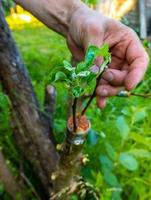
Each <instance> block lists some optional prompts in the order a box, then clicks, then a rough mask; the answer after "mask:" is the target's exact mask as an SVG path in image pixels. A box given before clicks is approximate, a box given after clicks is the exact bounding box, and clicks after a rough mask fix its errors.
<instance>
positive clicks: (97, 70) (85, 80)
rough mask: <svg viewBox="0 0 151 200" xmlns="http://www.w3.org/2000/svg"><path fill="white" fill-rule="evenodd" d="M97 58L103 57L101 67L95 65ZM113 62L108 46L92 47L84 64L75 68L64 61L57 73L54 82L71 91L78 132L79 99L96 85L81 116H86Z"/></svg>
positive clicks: (74, 118) (88, 50)
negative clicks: (108, 67) (109, 64)
mask: <svg viewBox="0 0 151 200" xmlns="http://www.w3.org/2000/svg"><path fill="white" fill-rule="evenodd" d="M97 57H102V60H103V61H102V64H101V65H100V66H96V65H94V61H95V59H96V58H97ZM110 62H111V54H110V53H109V46H108V45H107V44H104V45H102V46H101V47H96V46H94V45H90V46H89V47H88V49H87V51H86V55H85V58H84V60H83V61H82V62H80V63H78V64H77V66H76V67H73V66H72V65H71V64H70V63H69V62H67V61H64V62H63V64H64V66H63V69H62V70H61V71H57V72H56V73H55V74H54V76H53V79H52V82H60V81H61V82H62V83H63V84H64V86H65V87H66V88H68V89H69V91H70V93H71V95H72V97H73V98H74V101H73V102H74V103H73V106H72V113H73V125H74V131H76V127H77V125H76V113H77V110H76V109H77V106H76V105H77V101H78V98H80V97H82V96H84V95H85V94H86V93H87V91H90V90H91V91H92V86H93V85H94V84H95V87H94V89H93V94H92V96H91V97H90V99H89V101H88V102H87V104H86V106H85V108H84V109H83V110H82V112H81V115H84V114H85V112H86V110H87V108H88V107H89V105H90V103H91V102H92V100H93V98H94V97H95V93H96V88H97V86H98V84H99V80H100V78H101V76H102V74H103V72H104V70H105V69H106V68H107V65H108V63H110Z"/></svg>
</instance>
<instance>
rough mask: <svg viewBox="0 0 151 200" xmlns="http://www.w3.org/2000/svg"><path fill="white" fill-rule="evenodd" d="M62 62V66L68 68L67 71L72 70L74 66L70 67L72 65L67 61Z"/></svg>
mask: <svg viewBox="0 0 151 200" xmlns="http://www.w3.org/2000/svg"><path fill="white" fill-rule="evenodd" d="M63 64H64V68H65V69H66V70H68V71H73V70H74V68H73V67H72V65H71V64H70V63H69V62H68V61H66V60H64V61H63Z"/></svg>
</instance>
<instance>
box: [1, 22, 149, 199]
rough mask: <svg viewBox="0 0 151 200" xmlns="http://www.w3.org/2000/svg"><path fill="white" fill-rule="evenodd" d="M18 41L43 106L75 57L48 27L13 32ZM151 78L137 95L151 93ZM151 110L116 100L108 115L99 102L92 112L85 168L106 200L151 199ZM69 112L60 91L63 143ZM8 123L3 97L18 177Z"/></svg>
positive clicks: (5, 139)
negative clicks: (56, 76)
mask: <svg viewBox="0 0 151 200" xmlns="http://www.w3.org/2000/svg"><path fill="white" fill-rule="evenodd" d="M13 35H14V38H15V40H16V42H17V44H18V47H19V50H20V52H21V56H22V58H23V60H24V62H25V64H26V66H27V69H28V71H29V74H30V76H31V79H32V83H33V85H34V89H35V91H36V94H37V96H38V99H39V101H40V103H41V105H42V104H43V99H44V88H45V85H46V84H48V83H49V80H50V74H51V73H52V70H53V69H54V68H55V67H56V66H61V65H62V61H63V60H64V59H66V60H69V59H70V56H71V55H70V52H69V51H68V49H67V46H66V43H65V40H64V39H63V38H62V37H61V36H59V35H58V34H56V33H54V32H52V31H50V30H49V29H47V28H46V27H43V26H42V27H32V26H30V25H28V26H25V28H24V29H22V30H13ZM150 75H151V72H150V69H149V70H148V73H147V75H146V78H145V80H144V81H143V82H142V83H141V84H140V85H139V87H138V88H137V89H136V92H140V93H141V92H143V93H144V92H148V91H150V83H151V78H150ZM150 104H151V100H148V99H141V98H136V97H130V98H127V99H125V98H119V97H113V98H111V99H110V100H109V102H108V105H107V107H106V108H105V109H104V110H103V111H100V110H99V109H98V108H96V105H95V102H94V103H93V104H92V106H91V109H90V110H89V111H88V117H89V119H90V120H91V123H92V130H91V132H90V133H89V136H88V140H87V143H86V145H85V148H84V151H85V153H86V154H89V159H90V162H89V163H88V164H87V166H85V167H83V169H82V174H83V176H84V177H85V179H86V180H88V181H89V182H90V183H92V184H93V185H94V187H97V188H98V189H99V191H100V194H101V196H102V199H103V200H109V199H112V200H119V199H122V200H150V199H151V106H150ZM67 106H68V101H67V91H66V90H65V89H64V88H62V86H61V85H58V86H57V107H56V115H55V134H56V136H57V139H58V141H59V142H61V141H62V139H63V135H64V134H63V133H64V131H65V125H66V121H65V119H66V112H67V111H66V108H67ZM9 120H10V119H9V101H8V100H7V97H6V96H5V95H3V93H2V92H1V93H0V146H1V148H3V150H4V152H5V154H6V156H7V158H8V160H10V165H11V167H12V169H13V170H14V172H15V173H16V174H17V164H16V163H18V162H19V158H18V153H17V151H16V149H15V147H14V143H13V139H12V131H11V128H10V123H9ZM123 153H126V154H123ZM122 155H126V157H122ZM6 200H7V199H6Z"/></svg>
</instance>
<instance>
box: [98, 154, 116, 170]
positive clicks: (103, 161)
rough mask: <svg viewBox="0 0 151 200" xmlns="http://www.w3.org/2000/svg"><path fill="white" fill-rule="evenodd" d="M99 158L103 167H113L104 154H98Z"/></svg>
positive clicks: (111, 168)
mask: <svg viewBox="0 0 151 200" xmlns="http://www.w3.org/2000/svg"><path fill="white" fill-rule="evenodd" d="M99 160H100V162H101V164H102V166H103V167H104V168H105V169H108V170H110V171H111V170H113V169H114V166H113V162H112V161H111V160H110V159H109V158H108V157H107V156H105V155H100V156H99Z"/></svg>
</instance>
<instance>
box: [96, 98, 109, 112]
mask: <svg viewBox="0 0 151 200" xmlns="http://www.w3.org/2000/svg"><path fill="white" fill-rule="evenodd" d="M106 103H107V98H106V97H99V96H97V106H98V107H99V108H100V109H103V108H104V107H105V106H106Z"/></svg>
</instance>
